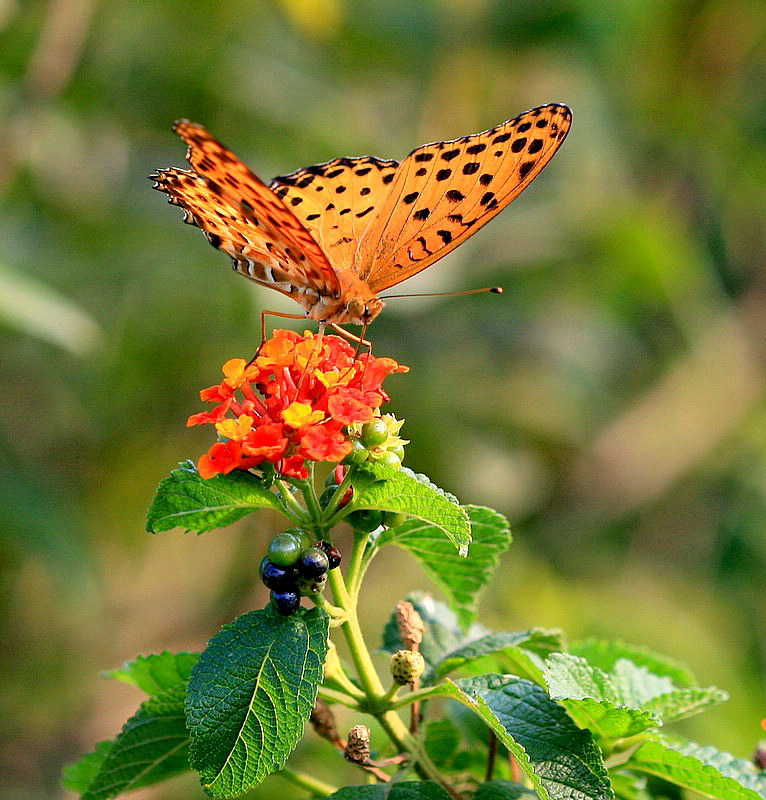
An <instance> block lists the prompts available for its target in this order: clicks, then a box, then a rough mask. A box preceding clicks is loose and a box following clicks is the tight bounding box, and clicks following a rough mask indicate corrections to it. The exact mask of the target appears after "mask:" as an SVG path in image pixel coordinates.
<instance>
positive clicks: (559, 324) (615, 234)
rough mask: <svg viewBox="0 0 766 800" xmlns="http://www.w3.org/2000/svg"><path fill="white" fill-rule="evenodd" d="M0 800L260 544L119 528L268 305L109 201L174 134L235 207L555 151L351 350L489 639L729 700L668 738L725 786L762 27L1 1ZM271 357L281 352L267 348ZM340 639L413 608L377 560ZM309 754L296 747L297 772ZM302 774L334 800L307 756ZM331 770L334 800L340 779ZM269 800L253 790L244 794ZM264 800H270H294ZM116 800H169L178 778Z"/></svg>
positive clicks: (743, 710) (759, 696) (741, 663)
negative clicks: (523, 134) (565, 109)
mask: <svg viewBox="0 0 766 800" xmlns="http://www.w3.org/2000/svg"><path fill="white" fill-rule="evenodd" d="M0 26H2V30H1V31H0V111H1V113H0V193H1V194H2V211H1V212H0V231H1V233H2V235H1V237H0V239H1V240H2V242H3V246H2V251H0V374H1V375H2V380H1V381H0V420H1V422H0V452H1V453H2V455H1V456H0V502H2V524H1V525H0V533H1V534H2V537H1V538H0V560H1V563H2V567H1V569H0V581H1V582H2V591H1V592H0V626H2V634H1V636H2V647H1V648H0V670H2V698H1V700H0V741H1V742H2V743H3V745H2V747H1V748H0V769H1V770H2V774H3V777H2V778H0V795H1V796H2V797H3V798H6V799H7V800H32V798H34V799H35V800H39V799H40V798H63V797H65V796H67V795H66V794H65V793H64V792H63V791H62V790H61V789H59V788H58V775H59V771H60V768H61V765H62V763H64V762H66V761H68V760H72V759H73V758H75V757H76V756H78V755H79V754H80V753H82V752H84V751H86V750H88V749H90V748H91V747H92V745H93V743H94V742H95V741H96V740H98V739H101V738H105V737H108V736H112V735H114V733H116V732H117V731H118V730H119V728H120V726H121V725H122V722H123V721H124V720H125V718H127V716H129V715H130V713H132V711H133V710H134V708H135V707H136V706H137V704H138V702H139V701H140V697H139V693H138V691H137V690H134V689H132V688H131V687H128V686H123V685H121V684H117V683H114V682H108V681H104V680H101V679H100V678H99V677H98V671H99V670H101V669H105V668H109V667H112V666H116V665H118V664H120V663H121V662H122V661H124V660H125V659H128V658H130V657H132V656H134V655H136V654H137V653H148V652H154V651H158V650H161V649H164V648H170V649H193V650H196V649H199V648H201V647H202V646H203V645H204V643H205V641H206V640H207V639H208V638H209V636H210V635H211V634H212V633H213V632H215V631H216V630H217V629H218V627H219V625H220V624H222V623H224V622H226V621H228V620H230V619H231V618H232V617H233V616H234V615H235V614H236V613H239V612H241V611H244V610H247V609H250V608H255V607H258V606H260V605H262V604H263V602H264V596H263V592H262V590H261V588H260V587H259V585H258V582H257V580H255V579H254V572H255V570H254V565H255V564H257V563H258V560H259V559H260V555H261V552H262V550H263V547H264V543H265V540H266V536H267V535H268V534H269V533H271V532H273V531H274V530H275V529H276V528H277V526H278V525H279V524H280V523H279V520H278V519H277V518H272V517H269V516H267V515H262V516H260V517H251V518H249V519H248V520H246V521H245V522H243V523H241V524H239V525H238V526H236V527H235V528H232V529H228V530H226V531H224V532H220V533H211V534H207V535H205V536H202V537H192V536H184V535H182V534H181V533H177V532H174V533H168V534H163V535H161V536H156V537H151V536H149V535H148V534H146V533H145V532H144V513H145V509H146V506H147V504H148V503H149V501H150V499H151V497H152V493H153V490H154V488H155V485H156V483H157V481H158V480H159V479H160V478H162V477H163V476H165V475H166V474H167V473H168V472H169V470H170V469H172V468H173V466H174V465H175V464H176V463H177V462H178V461H179V460H181V459H183V458H186V457H195V458H196V456H198V455H199V454H200V453H201V452H202V451H203V450H204V449H206V448H207V446H208V444H209V432H208V431H207V430H199V429H194V430H189V429H186V428H185V427H184V423H185V419H186V417H187V415H189V414H191V413H194V412H196V411H198V410H200V405H199V402H198V399H197V390H198V389H199V388H201V387H203V386H207V385H209V384H211V383H214V382H217V381H218V379H219V367H220V364H221V363H223V361H225V360H226V359H228V358H230V357H233V356H245V357H247V356H249V355H250V354H251V353H252V351H253V349H254V347H255V346H256V345H257V343H258V319H259V313H260V309H261V307H262V305H263V304H266V306H267V307H270V308H279V307H281V308H285V307H288V308H289V306H285V305H284V304H283V303H281V299H280V298H279V297H278V296H277V295H276V293H273V292H271V293H270V292H269V291H268V290H265V289H259V288H257V287H255V286H252V285H250V284H248V283H247V281H245V280H243V279H241V278H240V277H238V276H235V275H234V274H233V273H232V272H231V271H230V269H229V263H228V260H227V259H226V258H225V257H224V256H222V255H221V254H220V253H216V252H215V251H214V250H212V249H211V248H210V247H209V246H208V245H207V243H206V242H205V240H204V238H203V237H202V236H201V234H200V233H199V232H198V231H196V230H195V229H193V228H190V227H187V226H184V225H182V224H181V214H180V212H179V210H178V209H175V208H171V207H169V206H167V205H166V204H165V202H164V198H163V197H162V196H161V195H159V194H157V193H155V192H152V191H151V188H150V186H151V185H150V183H149V182H148V181H147V180H146V177H145V176H146V175H147V174H148V173H149V172H151V171H152V170H153V169H155V168H156V167H159V166H168V165H178V166H180V165H182V164H183V163H184V162H183V156H184V147H183V146H182V144H181V142H180V140H178V139H177V138H176V137H175V136H174V135H173V134H172V133H171V131H170V125H171V123H172V121H173V119H174V118H176V117H179V116H187V117H191V118H192V119H195V120H197V121H199V122H201V123H203V124H205V125H206V126H208V127H209V128H210V129H211V130H212V131H213V132H214V133H215V134H216V135H218V136H219V137H221V138H222V139H223V141H225V142H226V143H227V144H229V146H230V147H232V149H234V150H235V152H237V153H238V154H240V155H241V156H242V157H243V158H244V159H245V160H246V161H248V162H249V163H250V164H251V166H252V167H253V168H254V169H255V170H256V171H257V172H259V173H260V174H261V175H262V176H263V177H264V178H268V177H270V176H271V175H274V174H281V173H285V172H289V171H291V170H293V169H295V168H297V167H299V166H302V165H305V164H311V163H316V162H319V161H324V160H326V159H329V158H332V157H334V156H339V155H361V154H365V153H372V154H374V155H378V156H381V157H395V158H400V157H402V156H403V155H405V154H406V153H407V152H408V151H409V150H410V149H412V148H413V147H415V146H416V145H418V144H420V143H422V142H425V141H431V140H434V139H447V138H452V137H455V136H460V135H462V134H465V133H468V132H472V131H476V130H481V129H483V128H487V127H490V126H492V125H494V124H495V123H497V122H499V121H501V120H503V119H506V118H508V117H510V116H513V115H515V114H516V113H518V112H520V111H522V110H524V109H526V108H528V107H530V106H534V105H538V104H540V103H544V102H549V101H558V102H562V101H563V102H566V103H569V104H570V105H571V106H572V108H573V110H574V127H573V130H572V133H571V135H570V137H569V139H568V140H567V142H566V144H565V146H564V147H563V148H562V150H561V151H560V152H559V154H558V155H557V156H556V158H555V159H554V161H553V162H552V163H551V165H550V166H549V167H548V169H547V170H546V171H545V172H544V174H543V175H542V176H541V177H540V178H539V179H538V180H537V181H535V183H534V184H533V186H532V187H531V188H530V189H529V190H528V191H527V192H525V194H524V195H523V196H522V197H521V198H520V199H519V200H518V201H517V202H516V203H514V204H513V206H512V207H511V208H510V209H508V210H507V211H506V212H504V213H503V214H502V215H501V216H500V217H499V218H498V219H497V220H496V221H495V222H493V223H492V224H491V225H490V226H489V227H487V228H486V229H484V230H482V231H481V232H480V233H479V234H478V235H476V236H475V237H473V238H472V239H471V240H470V241H469V242H468V243H466V244H465V245H463V246H462V247H460V248H459V249H458V250H456V251H455V252H454V254H452V255H451V256H449V257H448V258H447V259H445V260H444V261H443V262H440V264H439V265H438V266H435V267H433V268H432V269H430V270H428V271H427V272H426V273H424V274H423V275H421V276H420V277H418V278H416V279H414V280H412V281H411V282H409V283H408V284H407V288H408V289H411V290H413V291H418V290H419V291H448V290H458V289H467V288H473V287H477V286H485V285H492V284H501V285H503V286H504V287H506V293H505V294H504V295H502V296H501V297H496V296H491V295H489V296H488V295H484V296H476V297H462V298H453V299H448V300H402V301H398V302H392V303H391V304H390V305H389V307H388V308H387V310H386V311H385V312H384V314H383V315H382V316H381V318H380V319H379V320H378V321H377V322H376V323H375V326H374V329H373V338H374V341H375V344H376V352H377V353H378V354H379V355H391V356H393V357H395V358H398V359H399V360H401V361H402V362H404V363H407V364H410V365H411V366H412V368H413V369H412V372H411V374H410V375H407V376H397V377H395V378H392V379H390V384H389V385H390V387H391V390H392V396H393V397H392V404H391V406H390V408H391V410H392V411H394V412H395V413H396V414H397V416H400V417H406V419H407V424H406V426H405V431H404V432H405V433H406V435H408V437H409V438H410V439H412V444H411V445H410V446H409V448H408V452H407V459H406V461H407V463H408V465H409V466H411V467H412V468H414V469H416V470H418V471H423V472H426V473H428V474H429V475H430V476H431V477H432V478H433V479H434V480H435V481H436V482H437V483H439V484H440V485H442V486H444V487H445V488H447V489H449V490H450V491H453V492H455V493H456V494H457V495H458V496H460V497H461V499H463V500H464V501H466V502H468V501H470V502H478V503H486V504H490V505H494V506H496V507H498V508H499V509H500V510H502V511H503V512H505V513H506V514H508V515H509V517H510V519H511V521H512V525H513V528H514V531H515V533H516V542H515V544H514V545H513V547H512V549H511V552H510V553H509V554H508V556H507V557H506V558H505V560H504V562H503V565H502V568H501V570H500V571H499V573H498V575H497V579H496V581H495V583H494V584H493V587H492V589H491V591H489V592H488V593H487V596H486V599H485V602H484V610H485V613H486V622H487V623H488V624H490V625H492V626H493V627H496V628H502V629H506V630H509V629H511V630H512V629H517V628H521V627H525V626H529V625H533V624H537V625H561V626H563V627H565V628H566V629H567V631H568V632H569V634H570V636H571V637H577V636H583V635H590V634H595V635H603V636H617V637H621V638H624V639H626V640H628V641H632V642H637V643H644V644H646V645H649V646H652V647H655V648H656V649H659V650H660V651H663V652H666V653H669V654H671V655H673V656H675V657H677V658H679V659H682V660H684V661H687V662H689V663H690V664H691V665H692V666H693V668H694V669H695V671H696V672H697V674H698V676H699V678H700V680H701V681H702V683H703V685H706V684H709V683H715V684H717V685H719V686H721V687H723V688H725V689H727V690H729V691H730V692H731V694H732V699H731V701H730V702H729V703H728V704H726V705H725V706H722V707H720V708H718V709H715V710H713V711H711V712H708V713H707V714H706V715H704V716H701V717H699V718H697V719H695V720H692V721H690V722H689V723H687V725H686V729H685V730H686V732H687V733H688V734H689V735H691V736H694V737H697V738H699V739H701V740H702V741H704V742H707V743H711V744H715V745H717V746H719V747H722V748H725V749H728V750H731V751H734V752H736V753H738V754H741V755H745V756H747V755H749V753H750V752H751V750H752V748H753V745H754V743H755V741H756V739H757V738H758V735H759V732H760V726H759V721H760V719H761V718H762V717H764V716H766V703H765V702H764V700H765V698H764V690H763V677H764V672H765V667H766V626H765V625H764V617H765V616H766V603H765V602H764V590H763V589H764V585H763V574H764V566H765V565H766V370H765V369H764V349H765V348H764V341H765V340H764V335H765V334H766V305H765V304H764V299H765V298H766V281H765V276H766V274H765V273H764V263H765V261H766V194H765V193H764V187H765V186H766V5H764V3H763V1H762V0H725V1H724V0H707V2H705V1H704V0H696V1H695V0H685V1H684V2H681V0H667V2H660V3H645V2H640V1H639V0H563V1H562V2H547V0H532V1H531V2H509V0H461V1H460V2H456V1H451V0H430V2H423V3H417V2H411V1H409V2H405V0H390V1H389V2H383V1H382V0H357V1H356V2H352V0H281V2H277V1H276V0H274V1H273V2H256V1H255V0H249V1H248V0H219V2H217V3H212V2H201V0H186V2H180V1H179V0H154V1H153V2H124V1H122V2H121V1H120V0H116V1H115V2H99V0H50V2H35V0H20V1H19V0H15V1H14V0H1V1H0ZM298 327H300V326H298ZM370 582H371V586H370V591H369V593H368V597H369V598H370V599H369V600H367V602H366V603H365V607H364V609H363V613H364V614H365V615H366V617H367V619H368V620H369V623H370V628H369V630H370V632H371V641H372V642H373V643H375V644H377V641H378V634H377V626H378V625H379V624H380V623H381V622H382V620H383V618H384V616H385V615H386V614H387V612H388V609H389V608H390V607H391V606H392V605H393V603H394V602H395V601H396V600H397V599H399V598H400V597H401V596H402V595H403V594H404V593H405V592H406V591H407V590H408V589H410V588H414V587H417V586H427V585H428V583H427V581H426V579H425V578H424V577H423V576H422V575H421V574H420V573H419V571H418V569H417V568H416V567H415V566H414V565H413V564H411V563H410V562H409V561H407V560H406V558H405V557H404V555H403V554H400V553H398V552H396V553H392V554H391V555H390V556H386V557H384V558H381V559H380V560H379V563H377V564H376V565H375V568H374V569H373V570H372V572H371V576H370ZM327 748H329V745H327ZM302 752H303V753H304V754H305V755H306V757H307V758H308V759H310V760H312V761H313V762H314V763H315V764H316V772H318V773H319V774H322V775H323V777H325V778H327V779H333V780H337V781H342V780H344V779H346V778H347V779H349V780H351V781H355V780H358V777H357V776H356V775H355V774H354V773H349V772H348V770H347V768H346V767H345V766H343V765H341V764H339V763H337V762H336V761H335V760H334V758H330V757H329V750H328V749H325V746H324V743H320V742H318V740H317V739H316V737H313V735H312V736H310V737H308V738H307V741H306V743H305V744H304V745H303V746H302ZM349 776H350V777H349ZM277 791H279V792H281V793H282V795H281V796H282V797H284V798H285V800H287V799H288V798H289V797H292V796H293V795H291V794H290V792H292V789H291V788H290V787H289V786H287V785H286V784H283V783H282V782H281V781H280V779H279V778H273V779H270V782H269V783H267V784H266V785H265V787H264V788H263V789H261V790H259V791H256V792H254V793H253V794H252V797H259V798H266V797H272V796H274V793H275V792H277ZM295 796H297V795H295ZM136 797H141V798H145V799H146V800H148V799H149V798H156V799H157V800H159V799H160V798H162V800H168V799H169V798H178V797H185V798H197V797H200V798H201V797H202V793H201V791H200V790H199V789H198V788H197V785H196V781H195V780H194V779H193V778H192V777H189V778H188V779H186V778H181V779H178V780H176V781H175V782H174V783H173V784H171V785H169V786H168V787H165V788H156V789H151V790H145V791H144V792H143V793H138V794H137V795H136Z"/></svg>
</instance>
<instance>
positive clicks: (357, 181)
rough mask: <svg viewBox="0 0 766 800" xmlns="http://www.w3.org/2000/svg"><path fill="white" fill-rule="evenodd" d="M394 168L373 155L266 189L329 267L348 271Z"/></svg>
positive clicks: (306, 170)
mask: <svg viewBox="0 0 766 800" xmlns="http://www.w3.org/2000/svg"><path fill="white" fill-rule="evenodd" d="M397 166H398V162H396V161H387V160H384V159H380V158H375V157H374V156H361V157H359V158H336V159H333V160H332V161H327V162H326V163H324V164H315V165H313V166H311V167H303V168H302V169H299V170H296V171H295V172H292V173H290V174H289V175H280V176H279V177H277V178H274V180H272V181H271V183H270V184H269V187H270V188H271V189H273V190H274V193H275V194H276V195H278V196H279V197H280V198H282V200H283V202H284V203H285V205H286V206H288V207H289V208H290V209H291V210H292V212H293V214H295V216H296V217H298V219H299V220H300V221H301V222H302V223H303V225H304V227H305V228H306V229H307V230H308V231H309V233H310V234H311V235H312V237H313V238H314V239H315V240H316V241H317V242H318V243H319V245H320V246H321V248H322V250H323V251H324V252H325V253H326V254H327V257H328V258H329V260H330V263H331V264H332V265H333V267H336V268H337V267H343V268H346V269H350V268H351V266H352V264H353V261H354V254H355V252H356V248H357V245H358V244H359V242H360V241H361V239H362V238H363V236H364V233H365V231H366V230H367V228H368V227H369V225H370V222H371V221H372V220H373V219H374V218H375V215H376V213H377V210H378V209H379V208H380V206H381V204H382V202H383V200H384V198H385V196H386V194H388V190H389V188H390V185H391V182H392V181H393V179H394V173H395V171H396V167H397Z"/></svg>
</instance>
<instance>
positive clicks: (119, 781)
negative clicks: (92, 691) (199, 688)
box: [81, 684, 189, 800]
mask: <svg viewBox="0 0 766 800" xmlns="http://www.w3.org/2000/svg"><path fill="white" fill-rule="evenodd" d="M185 695H186V687H185V686H184V685H183V684H179V685H177V686H173V687H171V688H170V689H166V690H165V691H164V692H160V693H159V694H157V695H155V696H154V697H150V698H149V699H148V700H147V701H146V702H144V703H143V704H142V705H141V707H140V708H139V709H138V712H137V713H136V714H135V715H134V716H133V717H131V718H130V719H129V720H128V721H127V722H126V723H125V727H124V728H123V729H122V732H121V733H120V734H119V735H118V736H117V738H116V739H115V740H114V742H113V743H112V746H111V747H110V748H109V750H108V752H106V756H105V758H104V760H103V763H102V764H101V767H100V769H99V770H98V772H97V773H96V775H95V777H94V778H93V780H92V781H91V783H90V784H89V785H88V788H87V790H86V791H85V792H84V793H83V794H82V798H81V800H109V799H110V798H113V797H117V796H118V795H120V794H122V793H123V792H128V791H131V790H133V789H138V788H140V787H143V786H150V785H151V784H154V783H158V782H159V781H163V780H166V779H167V778H170V777H172V776H173V775H177V774H179V773H181V772H186V771H188V769H189V760H188V750H189V734H188V732H187V730H186V725H185V722H184V697H185ZM97 752H98V751H97Z"/></svg>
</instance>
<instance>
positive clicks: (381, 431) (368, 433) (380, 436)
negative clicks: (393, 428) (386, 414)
mask: <svg viewBox="0 0 766 800" xmlns="http://www.w3.org/2000/svg"><path fill="white" fill-rule="evenodd" d="M386 439H388V425H386V423H385V422H383V420H382V419H374V420H372V422H367V423H365V424H364V425H363V426H362V442H363V443H364V444H365V445H366V446H367V447H379V446H380V445H382V444H383V442H385V441H386Z"/></svg>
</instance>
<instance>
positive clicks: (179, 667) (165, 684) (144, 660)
mask: <svg viewBox="0 0 766 800" xmlns="http://www.w3.org/2000/svg"><path fill="white" fill-rule="evenodd" d="M198 658H199V653H171V652H170V651H169V650H165V651H163V652H162V653H154V654H152V655H149V656H138V657H137V658H135V659H134V660H133V661H126V662H125V663H124V664H123V665H122V666H121V667H117V668H116V669H110V670H106V671H105V672H102V673H101V674H102V676H103V677H104V678H114V679H115V680H118V681H122V682H123V683H129V684H131V685H132V686H136V687H138V688H139V689H141V690H142V691H144V692H146V693H147V694H150V695H154V694H159V693H160V692H162V691H164V690H165V689H169V688H170V687H171V686H175V685H176V684H179V683H183V684H185V683H186V682H187V681H188V680H189V675H191V671H192V667H193V666H194V665H195V664H196V663H197V659H198Z"/></svg>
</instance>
